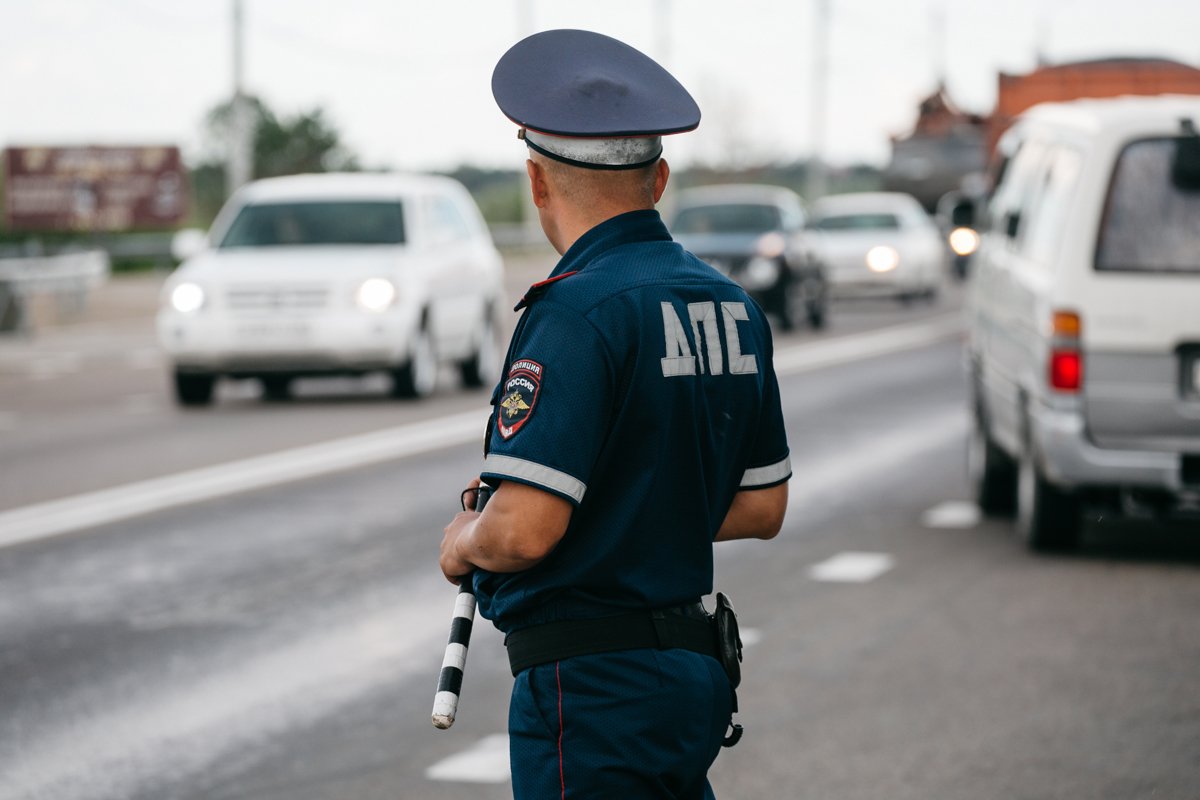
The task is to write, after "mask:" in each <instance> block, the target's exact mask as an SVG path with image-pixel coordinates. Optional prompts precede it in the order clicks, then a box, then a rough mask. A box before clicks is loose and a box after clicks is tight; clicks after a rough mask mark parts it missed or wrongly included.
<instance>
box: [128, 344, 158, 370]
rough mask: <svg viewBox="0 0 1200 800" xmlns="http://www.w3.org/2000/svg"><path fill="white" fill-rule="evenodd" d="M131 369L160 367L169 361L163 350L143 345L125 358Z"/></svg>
mask: <svg viewBox="0 0 1200 800" xmlns="http://www.w3.org/2000/svg"><path fill="white" fill-rule="evenodd" d="M125 363H126V364H127V365H128V366H129V368H130V369H133V370H139V369H158V368H159V367H161V366H164V365H165V364H166V363H167V362H166V359H165V357H164V356H163V353H162V351H161V350H159V349H158V348H157V347H141V348H138V349H137V350H133V351H131V352H130V353H129V354H128V355H127V356H126V359H125Z"/></svg>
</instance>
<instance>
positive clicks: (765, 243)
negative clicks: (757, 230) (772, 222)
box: [754, 231, 787, 258]
mask: <svg viewBox="0 0 1200 800" xmlns="http://www.w3.org/2000/svg"><path fill="white" fill-rule="evenodd" d="M786 249H787V239H784V238H783V234H781V233H777V232H775V231H772V232H770V233H764V234H763V235H762V236H760V237H759V238H758V242H757V243H755V245H754V250H755V252H756V253H757V254H758V255H760V256H762V257H763V258H778V257H779V256H781V255H783V251H784V250H786Z"/></svg>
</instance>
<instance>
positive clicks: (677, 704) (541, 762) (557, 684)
mask: <svg viewBox="0 0 1200 800" xmlns="http://www.w3.org/2000/svg"><path fill="white" fill-rule="evenodd" d="M732 701H733V691H732V689H731V688H730V686H729V679H728V678H727V677H726V676H725V672H724V670H723V669H722V668H721V665H720V664H719V663H718V662H717V661H716V659H713V658H710V657H708V656H703V655H699V654H698V653H693V652H691V651H688V650H625V651H621V652H616V653H599V654H596V655H588V656H576V657H574V658H568V659H564V660H562V661H555V662H551V663H548V664H541V665H538V666H536V667H530V668H529V669H526V670H523V671H522V672H521V673H520V674H519V675H517V677H516V682H515V683H514V685H513V691H512V700H511V702H510V704H509V714H508V731H509V756H510V762H511V764H512V781H513V796H514V797H516V798H517V800H535V799H536V800H543V799H544V798H569V799H570V800H581V799H582V798H598V799H599V798H604V799H605V800H612V799H613V798H619V800H643V798H644V799H645V800H650V799H651V798H654V800H658V799H659V798H674V799H676V800H705V799H706V798H713V797H714V795H713V791H712V788H711V787H710V786H709V783H708V778H707V773H708V768H709V766H711V765H712V763H713V760H714V759H716V757H717V753H718V752H720V750H721V740H722V739H723V738H724V735H725V733H726V730H727V727H728V724H729V718H730V713H731V711H732Z"/></svg>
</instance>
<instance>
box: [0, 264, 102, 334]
mask: <svg viewBox="0 0 1200 800" xmlns="http://www.w3.org/2000/svg"><path fill="white" fill-rule="evenodd" d="M110 272H111V266H110V263H109V258H108V253H106V252H104V251H103V250H92V251H87V252H80V253H63V254H61V255H55V256H45V257H38V258H4V259H0V333H24V332H27V331H28V330H29V329H30V326H31V322H30V315H29V313H28V306H29V301H30V298H32V297H33V296H35V295H54V297H55V298H56V299H57V301H58V304H59V308H60V309H62V310H64V311H66V312H71V311H75V312H81V311H82V310H83V309H84V308H85V307H86V306H87V299H88V294H89V293H90V292H91V291H92V290H93V289H95V288H97V287H99V286H102V285H103V284H104V282H105V281H107V280H108V276H109V274H110Z"/></svg>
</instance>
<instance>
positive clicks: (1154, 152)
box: [1096, 138, 1200, 275]
mask: <svg viewBox="0 0 1200 800" xmlns="http://www.w3.org/2000/svg"><path fill="white" fill-rule="evenodd" d="M1176 141H1177V140H1176V139H1174V138H1164V139H1143V140H1140V141H1136V142H1132V143H1130V144H1128V145H1126V146H1125V149H1124V150H1122V151H1121V155H1120V156H1119V157H1118V159H1117V164H1116V167H1114V169H1113V176H1112V182H1111V184H1110V185H1109V189H1108V200H1107V203H1106V205H1105V209H1104V218H1103V220H1102V222H1101V227H1100V239H1099V242H1098V243H1097V246H1096V269H1097V270H1098V271H1106V272H1182V273H1192V274H1196V275H1200V192H1195V191H1188V190H1185V189H1181V188H1180V187H1178V186H1176V185H1175V183H1174V182H1172V180H1171V162H1172V159H1173V158H1174V155H1175V143H1176Z"/></svg>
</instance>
